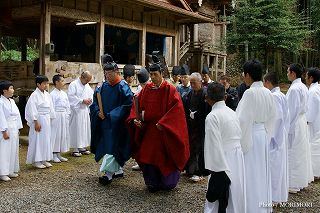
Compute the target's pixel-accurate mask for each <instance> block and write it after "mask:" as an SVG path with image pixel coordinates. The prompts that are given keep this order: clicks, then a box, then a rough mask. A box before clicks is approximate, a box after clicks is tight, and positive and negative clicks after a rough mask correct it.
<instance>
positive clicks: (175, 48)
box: [171, 24, 180, 66]
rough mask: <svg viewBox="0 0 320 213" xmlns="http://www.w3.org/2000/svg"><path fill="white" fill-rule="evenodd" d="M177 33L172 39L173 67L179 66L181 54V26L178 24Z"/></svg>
mask: <svg viewBox="0 0 320 213" xmlns="http://www.w3.org/2000/svg"><path fill="white" fill-rule="evenodd" d="M175 28H176V30H175V31H176V33H175V36H174V37H172V60H171V61H172V64H171V66H176V65H178V64H179V52H180V36H179V26H178V24H176V27H175Z"/></svg>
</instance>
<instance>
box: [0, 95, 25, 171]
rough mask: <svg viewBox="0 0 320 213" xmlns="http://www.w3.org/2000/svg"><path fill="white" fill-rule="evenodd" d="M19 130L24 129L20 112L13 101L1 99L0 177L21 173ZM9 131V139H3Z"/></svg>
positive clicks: (2, 97)
mask: <svg viewBox="0 0 320 213" xmlns="http://www.w3.org/2000/svg"><path fill="white" fill-rule="evenodd" d="M19 129H22V122H21V117H20V112H19V109H18V107H17V105H16V104H15V102H14V100H13V99H11V98H10V99H8V98H6V97H4V96H3V95H1V98H0V176H3V175H9V174H12V173H16V172H19V170H20V167H19ZM3 131H7V132H8V134H9V139H8V140H5V139H4V138H3V134H2V132H3Z"/></svg>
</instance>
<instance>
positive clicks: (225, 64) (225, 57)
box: [223, 56, 227, 75]
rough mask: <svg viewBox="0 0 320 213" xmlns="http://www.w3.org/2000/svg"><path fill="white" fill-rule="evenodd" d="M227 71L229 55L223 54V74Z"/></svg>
mask: <svg viewBox="0 0 320 213" xmlns="http://www.w3.org/2000/svg"><path fill="white" fill-rule="evenodd" d="M226 72H227V56H223V74H224V75H225V74H226Z"/></svg>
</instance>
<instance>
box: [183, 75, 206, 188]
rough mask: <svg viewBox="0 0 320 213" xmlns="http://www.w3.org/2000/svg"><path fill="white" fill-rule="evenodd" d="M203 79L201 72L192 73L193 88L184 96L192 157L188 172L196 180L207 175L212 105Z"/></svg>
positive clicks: (187, 168)
mask: <svg viewBox="0 0 320 213" xmlns="http://www.w3.org/2000/svg"><path fill="white" fill-rule="evenodd" d="M201 80H202V79H201V75H200V73H197V72H194V73H192V74H191V75H190V85H191V88H192V90H191V91H190V92H189V93H188V94H186V95H185V96H184V97H183V106H184V111H185V114H186V119H187V124H188V133H189V146H190V158H189V161H188V163H187V166H186V172H187V174H189V175H191V178H190V179H191V180H192V181H194V182H198V181H200V180H201V179H202V177H201V176H203V175H207V172H206V171H205V168H204V157H203V149H204V148H203V144H204V135H205V131H204V126H205V119H206V116H207V114H208V113H209V112H210V107H209V105H208V104H207V103H206V101H205V96H206V90H205V89H204V88H203V87H202V83H201Z"/></svg>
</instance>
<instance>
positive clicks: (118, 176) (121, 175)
mask: <svg viewBox="0 0 320 213" xmlns="http://www.w3.org/2000/svg"><path fill="white" fill-rule="evenodd" d="M121 177H123V173H119V174H116V173H114V174H113V175H112V178H121Z"/></svg>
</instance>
